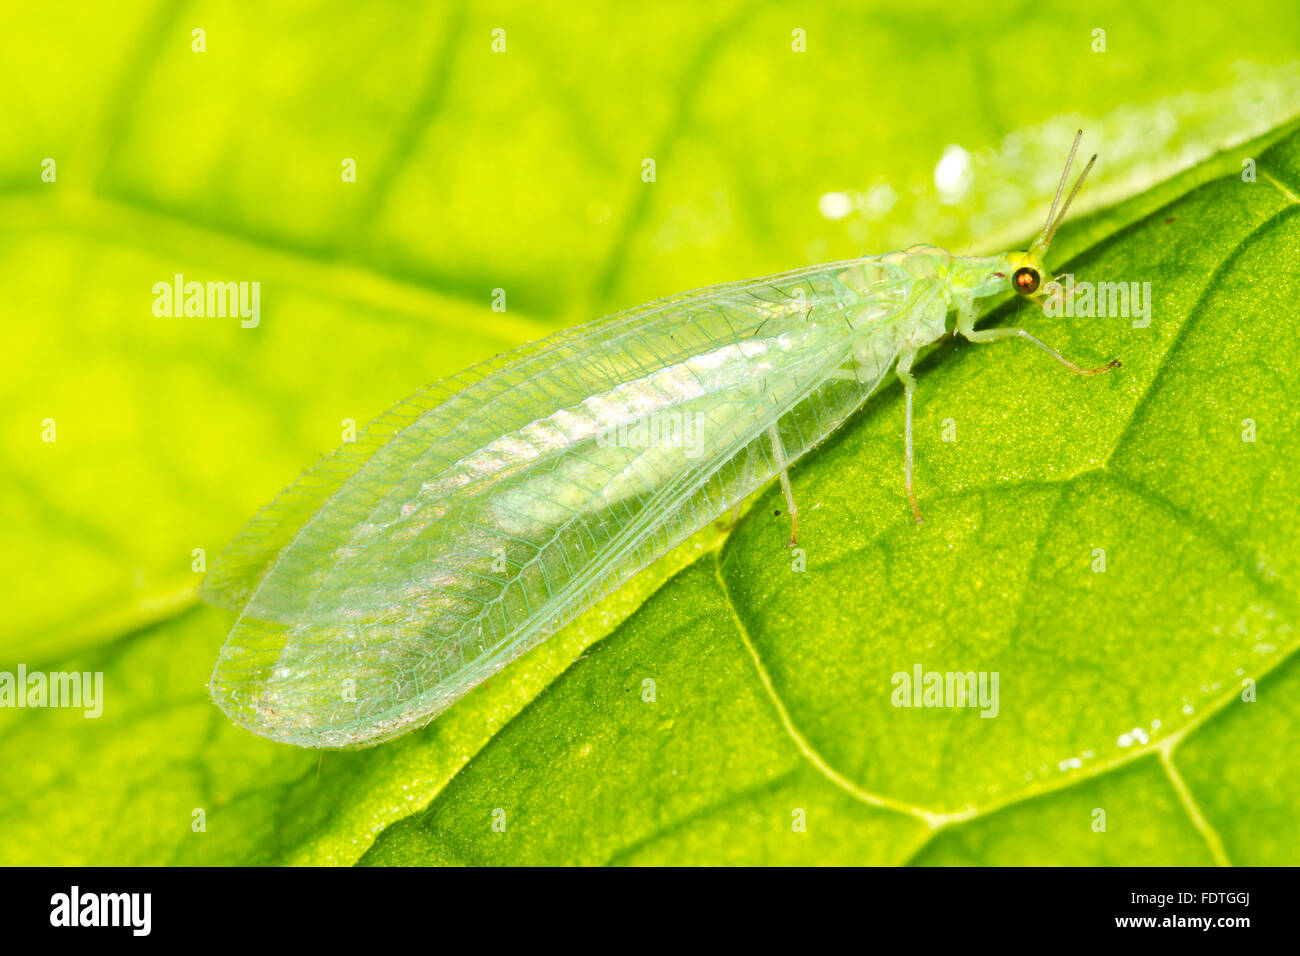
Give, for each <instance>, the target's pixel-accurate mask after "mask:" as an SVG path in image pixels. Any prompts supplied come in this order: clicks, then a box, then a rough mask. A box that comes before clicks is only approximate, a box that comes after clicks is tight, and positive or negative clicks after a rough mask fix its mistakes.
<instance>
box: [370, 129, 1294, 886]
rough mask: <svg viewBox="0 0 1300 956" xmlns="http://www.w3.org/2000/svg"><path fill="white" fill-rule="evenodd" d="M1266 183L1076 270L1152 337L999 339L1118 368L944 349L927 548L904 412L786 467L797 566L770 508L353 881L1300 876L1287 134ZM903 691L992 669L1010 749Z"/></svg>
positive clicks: (1011, 317)
mask: <svg viewBox="0 0 1300 956" xmlns="http://www.w3.org/2000/svg"><path fill="white" fill-rule="evenodd" d="M1257 162H1258V168H1259V170H1260V173H1259V180H1258V181H1257V182H1253V183H1252V182H1245V181H1243V179H1242V177H1241V176H1239V175H1236V174H1230V175H1227V176H1224V177H1222V178H1219V179H1216V180H1213V181H1211V182H1208V183H1204V184H1203V185H1199V186H1197V187H1195V188H1193V189H1191V190H1190V191H1188V192H1185V193H1184V194H1183V195H1181V196H1179V197H1178V198H1176V199H1174V200H1172V201H1170V202H1169V203H1167V204H1166V205H1163V206H1161V207H1160V208H1158V209H1155V210H1153V211H1151V212H1150V213H1148V214H1146V215H1144V216H1142V217H1141V218H1140V219H1138V220H1137V221H1135V222H1133V223H1132V224H1130V225H1129V226H1128V227H1127V228H1125V229H1123V230H1120V231H1118V232H1116V233H1114V234H1113V235H1112V236H1111V237H1109V238H1107V239H1105V240H1103V241H1101V242H1098V243H1097V244H1095V245H1093V246H1091V247H1090V248H1089V249H1087V250H1086V251H1084V252H1083V253H1082V254H1080V255H1079V256H1077V257H1076V258H1075V259H1073V260H1072V261H1070V262H1069V263H1068V264H1067V268H1068V270H1069V271H1071V272H1072V273H1074V274H1075V275H1076V276H1077V277H1078V278H1079V279H1080V280H1081V281H1083V280H1089V279H1090V280H1092V281H1111V282H1114V281H1122V282H1149V283H1151V295H1152V308H1151V314H1150V319H1151V320H1150V324H1149V325H1147V326H1145V327H1143V320H1142V319H1140V318H1139V319H1129V318H1119V317H1112V318H1076V319H1066V318H1057V319H1051V318H1045V317H1044V316H1042V315H1040V314H1038V313H1037V312H1036V310H1034V309H1033V308H1032V307H1029V306H1026V305H1020V306H1015V305H1010V304H1009V305H1008V306H1006V307H1004V308H1002V309H1000V310H998V311H997V312H996V313H995V315H994V317H993V318H994V321H995V322H997V323H998V324H1010V323H1013V322H1019V321H1023V322H1024V323H1025V324H1027V325H1029V326H1030V327H1032V328H1033V329H1034V331H1035V333H1036V334H1039V335H1041V336H1042V337H1043V338H1044V339H1046V340H1047V341H1049V342H1052V343H1054V344H1056V345H1058V346H1059V347H1061V348H1063V349H1064V351H1065V352H1066V353H1067V354H1069V355H1074V356H1081V357H1082V358H1083V360H1084V361H1085V362H1088V363H1090V364H1100V362H1101V361H1102V360H1104V359H1105V358H1107V357H1109V356H1111V355H1119V356H1122V357H1123V360H1124V366H1123V368H1122V370H1121V371H1118V372H1115V373H1112V374H1110V375H1107V376H1104V377H1097V378H1093V377H1075V376H1071V375H1068V374H1066V373H1064V372H1063V371H1062V370H1061V369H1060V368H1059V367H1057V366H1055V365H1053V364H1052V363H1050V362H1048V361H1047V360H1046V359H1045V358H1044V356H1043V355H1042V354H1041V353H1039V352H1037V351H1036V350H1033V349H1029V348H1026V347H1024V346H1023V345H1021V344H1019V343H1014V342H1012V343H1008V342H1003V343H997V344H993V345H981V346H974V347H972V346H969V345H961V346H957V347H949V348H948V349H946V350H943V352H942V353H941V354H939V355H936V356H934V359H935V360H934V361H932V362H930V363H929V364H928V365H927V366H926V367H925V368H924V369H923V371H922V373H921V390H920V392H919V396H918V406H917V433H918V436H919V438H918V445H917V460H918V474H919V481H918V493H919V495H920V498H921V501H922V502H923V509H924V510H925V512H926V515H927V518H928V520H927V522H926V523H925V524H924V525H922V526H921V527H920V528H916V527H913V526H912V524H911V522H910V521H909V520H908V509H907V505H906V502H905V499H904V497H903V495H902V491H901V487H900V485H901V476H900V464H901V462H900V452H901V449H900V444H901V441H900V432H901V414H900V412H901V410H900V402H899V390H898V389H897V388H895V389H892V390H889V391H887V392H886V393H885V394H882V395H880V396H877V398H876V399H874V400H873V403H872V404H873V405H874V408H871V409H869V411H868V413H867V414H864V415H862V416H860V417H859V418H858V419H857V420H856V421H855V422H853V423H852V424H851V425H850V426H848V427H846V428H845V429H843V430H842V431H841V432H840V433H837V435H836V436H835V437H834V438H833V439H832V440H831V441H830V442H829V443H828V445H827V446H826V447H824V448H823V449H822V450H821V452H820V453H819V454H817V455H815V456H813V457H812V458H811V459H810V460H809V461H808V462H807V463H806V464H804V465H803V466H801V467H799V468H797V469H796V470H795V474H794V487H795V495H796V499H797V500H798V501H799V502H800V507H801V514H802V521H801V541H800V543H801V546H802V549H803V551H805V552H806V554H800V553H798V552H796V553H794V554H793V555H792V553H791V552H790V551H788V550H787V549H786V548H785V547H783V544H784V540H785V521H786V519H785V518H784V517H781V516H780V515H779V511H780V507H781V498H780V495H779V493H778V492H776V491H775V490H773V491H771V492H769V493H768V494H767V495H766V496H765V497H764V498H763V499H762V500H760V501H759V502H758V504H757V505H756V506H755V507H754V508H753V509H752V510H751V511H750V512H749V513H748V515H747V516H746V518H745V520H744V521H743V522H742V523H741V525H740V526H739V527H738V528H737V529H736V531H735V532H734V533H733V534H732V535H731V537H730V538H729V539H728V541H727V543H726V545H725V547H724V548H723V549H722V550H721V551H720V552H719V553H718V554H716V555H713V556H709V557H705V558H702V559H700V560H699V561H698V562H696V564H695V565H693V566H692V567H691V568H689V569H687V570H686V571H684V572H682V573H681V574H680V575H678V577H676V578H675V579H674V580H673V581H672V582H671V583H670V584H669V585H667V586H666V587H664V588H663V589H662V590H661V591H659V592H658V593H657V594H656V595H655V596H654V597H653V598H652V599H651V600H649V601H648V602H646V604H645V605H644V606H643V607H642V608H641V609H640V610H639V611H638V612H637V613H636V615H635V616H633V617H632V618H631V619H630V620H629V621H628V622H627V623H626V624H624V625H623V626H622V627H621V628H620V629H619V630H617V631H616V632H615V633H614V635H613V636H611V637H609V638H607V639H606V640H605V641H604V642H602V643H601V644H600V645H599V646H598V647H597V648H596V649H595V650H594V651H592V652H591V653H589V654H588V655H587V656H586V657H585V658H584V659H583V660H582V661H580V662H578V663H577V664H575V665H574V666H573V667H572V668H571V669H570V670H569V671H568V672H567V673H566V674H565V675H564V676H563V677H561V678H560V679H559V680H558V681H556V682H555V683H554V684H553V685H552V686H551V687H549V688H548V689H547V691H546V693H545V694H543V695H542V696H541V697H540V699H538V700H537V701H536V702H534V704H533V705H532V706H530V707H529V708H528V709H527V710H526V711H525V712H524V713H523V714H521V715H520V716H519V717H518V718H517V719H516V720H515V721H514V722H512V723H511V724H510V725H509V726H508V727H507V728H505V729H504V730H503V731H502V732H501V733H499V734H498V735H497V736H496V737H495V738H494V739H493V741H492V742H491V744H489V745H488V746H487V747H485V748H484V749H483V751H482V752H481V753H480V754H479V755H478V757H477V758H476V759H475V760H474V761H473V762H472V763H471V764H470V765H469V766H468V767H466V769H465V770H464V771H463V772H462V773H461V774H459V775H458V776H457V778H456V779H455V780H454V781H452V783H451V784H449V785H448V786H447V787H446V788H445V789H444V790H443V791H442V792H441V793H440V794H439V796H438V798H437V799H436V800H435V801H434V802H433V803H432V804H431V805H430V807H429V808H428V809H427V810H424V811H422V812H420V813H418V814H414V815H412V816H411V817H410V818H409V819H407V820H406V821H404V822H403V823H402V824H401V825H399V826H394V827H390V828H389V829H388V830H386V831H385V832H384V833H383V834H382V835H381V837H380V838H379V840H377V841H376V843H375V846H374V847H373V848H372V849H371V851H370V852H369V854H368V855H367V857H366V860H367V861H368V862H379V863H414V862H464V863H521V862H522V863H542V862H550V863H554V862H563V863H607V862H639V863H674V862H692V863H719V864H721V863H768V862H785V863H801V862H812V861H827V862H829V861H837V862H854V863H901V862H905V861H913V862H917V863H925V864H949V863H983V864H1029V863H1034V864H1043V863H1054V864H1061V863H1073V864H1080V863H1085V864H1119V863H1132V862H1142V863H1146V864H1209V863H1214V862H1228V861H1231V862H1235V863H1246V864H1255V865H1261V864H1265V865H1266V864H1273V865H1276V864H1294V863H1295V862H1296V847H1297V846H1300V831H1298V830H1297V827H1296V824H1295V823H1294V820H1293V819H1292V816H1293V815H1292V814H1290V813H1289V812H1288V810H1287V809H1286V808H1288V807H1290V808H1294V806H1295V801H1296V798H1297V796H1300V793H1298V788H1297V785H1296V781H1297V780H1298V779H1300V773H1297V770H1298V769H1300V768H1298V767H1297V764H1296V757H1295V753H1296V748H1295V746H1294V745H1295V741H1296V729H1297V725H1296V714H1297V711H1296V708H1295V706H1294V704H1293V700H1294V691H1295V690H1296V689H1297V684H1300V669H1297V667H1296V666H1295V660H1294V651H1295V649H1296V646H1297V634H1296V632H1295V625H1296V621H1297V611H1298V609H1300V594H1298V593H1297V587H1296V586H1297V582H1300V549H1298V548H1297V547H1296V544H1295V537H1294V534H1293V529H1294V527H1295V526H1296V522H1297V520H1300V479H1297V477H1296V476H1295V471H1294V469H1291V468H1290V467H1289V462H1290V461H1292V460H1293V458H1294V456H1295V455H1296V454H1297V453H1300V429H1298V428H1297V427H1296V426H1295V422H1296V421H1297V417H1298V415H1300V402H1297V400H1296V399H1295V397H1294V396H1295V395H1296V394H1297V391H1298V390H1300V354H1298V353H1297V349H1296V348H1295V345H1294V342H1295V338H1296V336H1297V335H1300V318H1297V315H1296V312H1295V309H1294V307H1293V306H1292V303H1293V302H1294V301H1295V298H1296V296H1297V295H1300V202H1298V201H1297V193H1300V175H1298V174H1300V133H1294V132H1293V133H1291V134H1290V135H1288V136H1286V137H1285V138H1283V139H1282V140H1281V141H1279V142H1277V143H1276V144H1275V145H1273V146H1272V147H1270V148H1268V149H1267V150H1266V151H1265V152H1264V153H1263V154H1262V155H1260V156H1259V157H1258V160H1257ZM1229 165H1230V168H1231V166H1236V168H1238V169H1240V166H1239V165H1237V164H1235V163H1233V164H1229ZM1136 203H1137V204H1139V205H1149V202H1148V201H1147V200H1146V199H1145V197H1144V198H1143V199H1141V200H1138V201H1136ZM1135 326H1136V327H1135ZM1247 420H1249V421H1253V422H1254V427H1255V429H1256V432H1255V437H1254V440H1253V441H1244V440H1243V433H1244V430H1248V429H1249V422H1248V421H1247ZM945 423H948V424H950V425H952V426H953V427H955V439H956V440H955V441H944V440H943V439H942V438H941V435H942V434H943V433H944V430H945V429H944V424H945ZM949 434H950V435H952V434H953V433H951V432H950V433H949ZM1103 551H1104V565H1103V564H1102V563H1101V560H1102V557H1103V555H1102V552H1103ZM802 561H806V568H803V567H800V564H801V563H802ZM915 668H921V669H922V670H923V671H939V672H962V673H964V672H977V673H980V672H983V673H996V674H997V675H998V676H999V687H1000V690H999V694H998V698H997V704H996V706H995V707H993V708H985V710H990V709H991V710H992V711H993V712H992V713H990V714H989V716H990V717H991V718H992V719H983V715H982V713H981V711H980V709H979V708H964V709H962V708H951V707H949V708H918V707H910V706H909V707H902V706H899V705H898V701H897V700H896V699H895V695H894V688H895V686H896V682H895V679H894V675H896V674H899V673H902V674H906V675H909V676H910V675H912V674H913V673H914V669H915ZM646 682H653V690H654V694H653V697H654V699H653V701H649V700H648V699H647V698H646V697H645V696H644V695H643V688H645V687H650V686H651V685H650V684H648V683H646ZM1246 682H1250V683H1252V684H1257V685H1258V686H1257V688H1255V690H1254V692H1253V693H1246V692H1245V691H1244V690H1243V687H1244V686H1245V685H1246ZM1244 698H1249V702H1248V701H1247V700H1245V699H1244ZM494 813H495V814H498V815H500V814H504V819H505V824H506V825H505V830H504V832H499V831H498V830H494V829H493V827H492V826H491V823H492V821H493V819H494V816H493V814H494ZM1102 813H1104V832H1099V831H1098V830H1097V829H1095V826H1096V825H1097V824H1098V821H1102V820H1103V817H1102V816H1100V814H1102Z"/></svg>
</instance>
